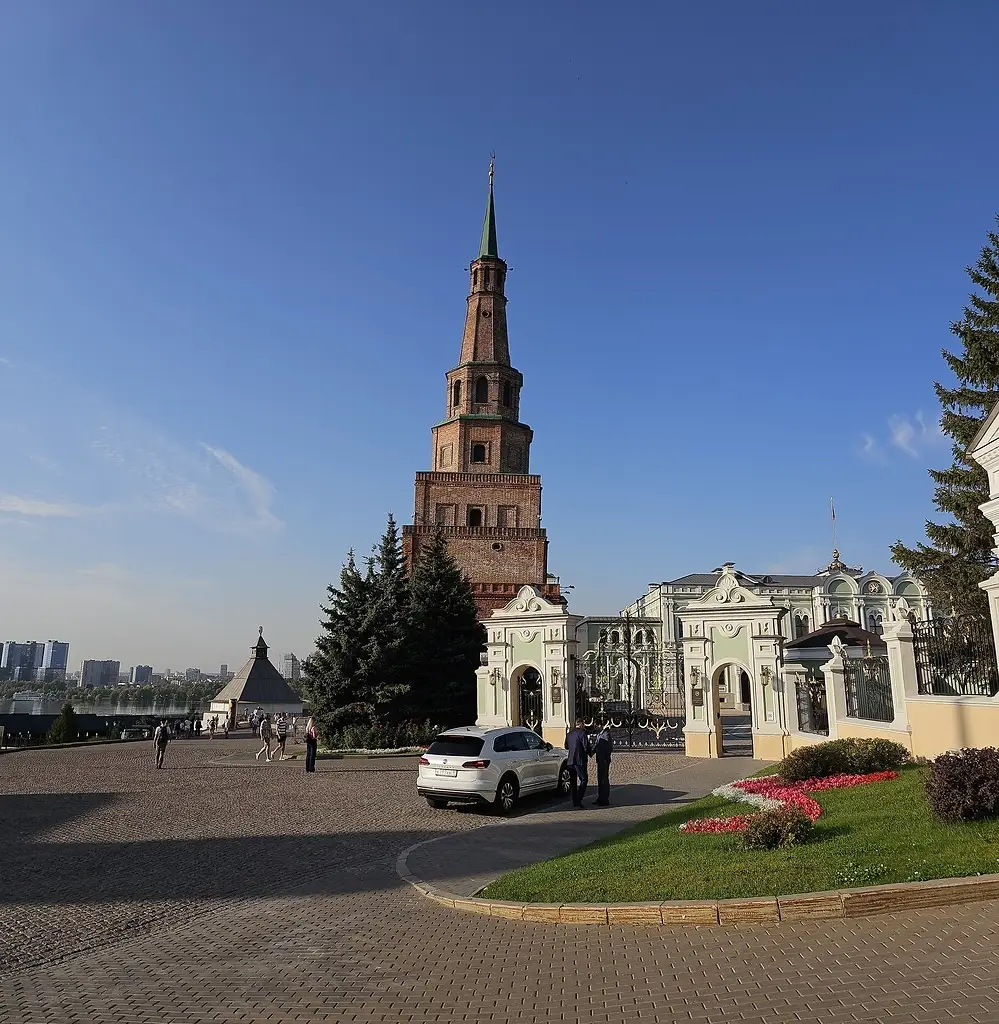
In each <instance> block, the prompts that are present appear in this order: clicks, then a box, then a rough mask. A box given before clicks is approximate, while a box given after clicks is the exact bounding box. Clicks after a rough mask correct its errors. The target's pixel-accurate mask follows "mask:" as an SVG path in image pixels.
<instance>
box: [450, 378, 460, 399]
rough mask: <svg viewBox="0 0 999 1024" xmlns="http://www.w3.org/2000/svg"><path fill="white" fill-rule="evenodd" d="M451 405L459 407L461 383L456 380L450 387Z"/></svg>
mask: <svg viewBox="0 0 999 1024" xmlns="http://www.w3.org/2000/svg"><path fill="white" fill-rule="evenodd" d="M451 404H452V405H461V381H460V380H456V381H455V382H454V383H453V384H452V385H451Z"/></svg>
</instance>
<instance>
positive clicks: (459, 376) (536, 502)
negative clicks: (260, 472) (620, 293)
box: [403, 165, 560, 618]
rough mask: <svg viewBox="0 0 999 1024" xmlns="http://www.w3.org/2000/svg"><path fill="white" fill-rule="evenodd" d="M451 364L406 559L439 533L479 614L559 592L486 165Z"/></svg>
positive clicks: (406, 537) (406, 536)
mask: <svg viewBox="0 0 999 1024" xmlns="http://www.w3.org/2000/svg"><path fill="white" fill-rule="evenodd" d="M469 273H470V285H471V289H470V293H469V296H468V309H467V312H466V314H465V331H464V334H463V335H462V339H461V357H460V359H459V362H458V365H457V366H456V367H455V368H454V369H453V370H450V371H449V372H448V374H447V394H446V397H445V410H446V412H445V418H444V419H443V420H442V421H441V422H440V423H438V424H437V425H436V426H435V427H434V428H433V452H432V454H431V459H432V465H433V467H434V468H433V470H432V471H431V472H429V473H417V474H416V503H415V504H416V507H415V512H414V525H413V526H406V527H403V550H404V552H405V555H406V560H407V562H408V563H409V564H410V565H412V564H413V561H414V560H415V559H417V558H419V555H420V548H421V545H423V544H424V543H426V542H427V541H428V540H429V539H430V538H431V537H432V536H433V535H434V533H435V532H436V531H437V530H438V529H441V530H443V532H444V534H445V536H446V537H447V541H448V548H449V549H450V551H451V553H452V554H453V555H454V557H455V558H456V559H457V560H458V563H459V565H460V566H461V567H462V569H463V570H464V572H465V574H466V575H467V576H468V577H469V579H470V580H471V581H472V587H473V589H474V591H475V601H476V605H477V606H478V609H479V617H480V618H487V617H488V615H489V613H490V612H491V611H492V610H493V609H494V608H501V607H503V605H505V604H507V603H508V602H509V601H510V600H512V599H513V598H514V597H515V596H516V594H517V591H518V590H519V588H520V587H522V586H524V585H525V584H531V585H533V586H535V587H538V588H539V589H540V590H541V592H542V593H543V594H544V595H545V596H546V597H547V598H548V599H549V600H553V599H560V598H559V588H558V585H557V584H554V583H549V582H548V539H547V536H546V535H545V531H544V530H543V529H542V528H541V477H540V476H534V475H532V474H531V473H530V461H531V440H532V438H533V436H534V435H533V432H532V431H531V428H530V427H529V426H528V425H527V424H526V423H521V422H520V419H519V414H520V389H521V387H522V386H523V383H524V378H523V377H522V376H521V374H520V372H519V371H518V370H515V369H514V368H513V367H512V366H511V365H510V349H509V345H508V342H507V331H506V294H505V286H506V263H505V262H504V261H503V260H501V259H500V258H499V256H498V254H497V248H496V214H495V209H494V205H493V169H492V165H490V168H489V199H488V201H487V204H486V217H485V222H484V224H483V226H482V241H481V244H480V246H479V256H478V258H477V259H476V260H475V262H474V263H472V265H471V267H470V268H469Z"/></svg>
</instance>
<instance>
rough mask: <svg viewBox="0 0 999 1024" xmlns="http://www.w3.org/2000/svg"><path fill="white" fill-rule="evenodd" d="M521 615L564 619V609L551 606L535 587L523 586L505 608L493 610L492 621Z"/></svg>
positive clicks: (554, 605) (558, 605)
mask: <svg viewBox="0 0 999 1024" xmlns="http://www.w3.org/2000/svg"><path fill="white" fill-rule="evenodd" d="M522 615H552V616H559V617H565V607H564V606H563V605H561V604H553V603H552V602H551V601H547V600H545V598H543V597H542V596H541V591H540V590H538V588H537V587H532V586H523V587H521V588H520V590H519V591H518V592H517V596H516V597H515V598H514V599H513V600H512V601H511V602H510V603H509V604H508V605H506V606H505V607H503V608H495V609H493V613H492V615H491V616H490V617H489V618H490V620H492V619H509V618H517V617H520V616H522Z"/></svg>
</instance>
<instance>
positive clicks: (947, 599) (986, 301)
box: [891, 216, 999, 614]
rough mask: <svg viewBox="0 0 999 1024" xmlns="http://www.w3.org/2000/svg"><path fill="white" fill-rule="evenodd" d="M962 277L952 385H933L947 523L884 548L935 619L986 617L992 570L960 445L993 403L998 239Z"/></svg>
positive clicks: (934, 474)
mask: <svg viewBox="0 0 999 1024" xmlns="http://www.w3.org/2000/svg"><path fill="white" fill-rule="evenodd" d="M996 222H997V225H999V216H997V218H996ZM968 276H969V277H970V278H971V280H972V283H973V284H974V285H975V287H976V288H977V289H978V291H977V292H972V294H971V297H970V300H969V305H968V306H966V307H965V309H964V316H963V317H962V319H961V320H960V321H958V322H957V323H955V324H952V325H951V332H952V333H953V334H955V335H956V336H957V337H958V338H960V339H961V343H962V346H963V351H962V352H961V353H959V354H955V353H953V352H949V351H947V350H946V349H944V350H943V357H944V359H945V361H946V362H947V365H948V366H949V367H950V369H951V371H952V372H953V374H954V376H955V377H956V378H957V386H956V387H945V386H944V385H943V384H940V383H939V382H938V383H935V384H934V388H935V389H936V393H937V398H938V399H939V401H940V404H941V406H942V407H943V413H942V415H941V418H940V426H941V429H942V430H943V432H944V433H945V434H947V435H948V436H950V437H951V438H953V440H954V444H953V448H952V451H953V453H954V462H953V464H952V465H951V466H950V468H948V469H943V470H930V477H931V478H932V479H933V481H934V483H935V484H936V489H935V491H934V497H933V503H934V504H935V505H936V507H937V508H938V509H939V510H940V511H941V512H943V513H944V514H945V515H947V516H949V517H950V519H949V520H948V521H946V522H942V523H935V522H931V521H927V523H926V538H927V542H928V543H923V542H919V543H917V544H916V546H915V547H911V548H910V547H906V546H905V545H904V544H903V543H902V542H901V541H896V543H895V544H894V545H893V546H892V549H891V551H892V557H893V558H894V560H895V561H896V562H897V563H898V564H899V565H900V566H902V568H904V569H908V570H909V571H910V572H912V573H913V574H915V575H916V576H918V577H919V579H920V580H922V581H923V583H924V584H925V585H926V588H927V590H928V591H929V593H930V598H931V600H932V601H933V603H934V604H935V605H936V607H937V609H938V611H939V612H940V613H942V614H950V613H952V612H956V613H958V614H964V613H968V612H975V613H984V612H986V611H987V609H988V602H987V599H986V598H985V595H984V593H983V592H982V590H981V589H980V588H979V587H978V584H979V583H980V582H981V581H982V580H984V579H986V578H988V577H989V576H991V575H992V573H994V572H995V571H996V559H995V556H994V554H993V550H992V549H993V544H994V541H993V537H992V534H993V527H992V524H991V523H990V522H989V521H988V520H987V519H986V518H985V516H984V515H983V514H982V512H981V510H980V509H979V507H978V506H979V505H981V504H982V503H983V502H986V501H988V500H989V485H988V478H987V476H986V473H985V470H983V469H982V468H981V466H979V465H978V464H977V463H976V462H974V460H972V459H971V458H970V457H969V456H968V446H969V445H970V444H971V441H972V440H973V438H974V436H975V434H976V433H977V432H978V429H979V428H980V427H981V425H982V421H983V420H984V419H985V417H986V416H988V414H989V413H990V412H991V411H992V407H993V405H995V403H996V401H997V400H999V233H997V232H990V233H989V235H988V244H987V245H986V246H985V247H984V248H983V249H982V253H981V256H980V257H979V259H978V263H977V264H976V265H975V266H974V267H968Z"/></svg>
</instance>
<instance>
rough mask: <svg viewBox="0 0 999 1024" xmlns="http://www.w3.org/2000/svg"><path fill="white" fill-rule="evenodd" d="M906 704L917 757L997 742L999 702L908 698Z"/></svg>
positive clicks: (998, 734) (985, 745)
mask: <svg viewBox="0 0 999 1024" xmlns="http://www.w3.org/2000/svg"><path fill="white" fill-rule="evenodd" d="M905 707H906V710H907V711H908V713H909V725H910V727H911V728H912V752H913V754H915V755H916V756H917V757H936V756H937V755H938V754H942V753H943V752H944V751H946V750H954V749H960V748H961V747H995V746H999V704H992V703H988V704H975V703H971V702H970V701H952V702H951V701H942V700H939V699H937V700H918V699H916V700H911V699H910V700H907V701H906V702H905Z"/></svg>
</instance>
